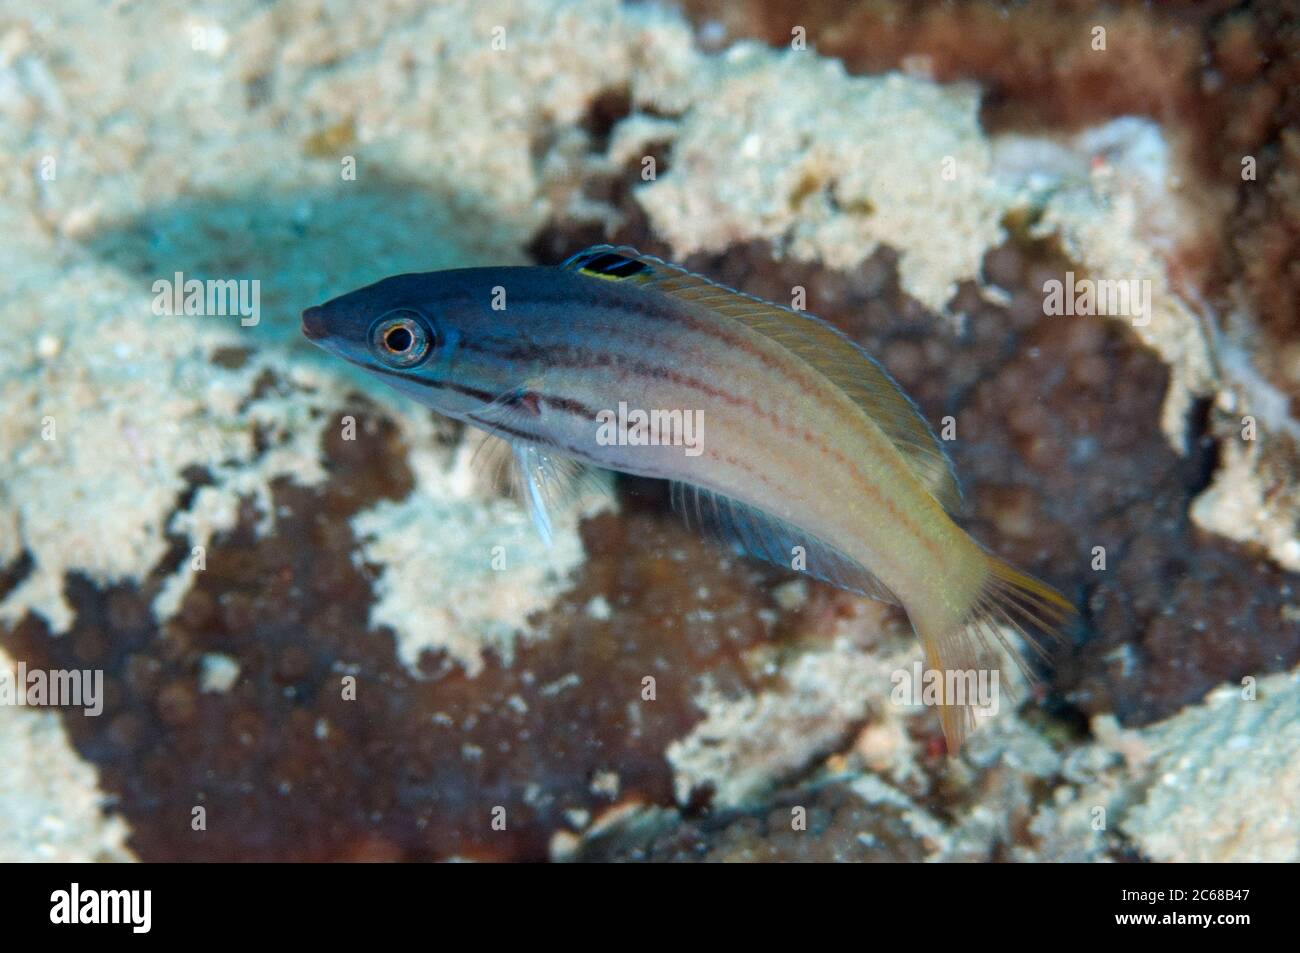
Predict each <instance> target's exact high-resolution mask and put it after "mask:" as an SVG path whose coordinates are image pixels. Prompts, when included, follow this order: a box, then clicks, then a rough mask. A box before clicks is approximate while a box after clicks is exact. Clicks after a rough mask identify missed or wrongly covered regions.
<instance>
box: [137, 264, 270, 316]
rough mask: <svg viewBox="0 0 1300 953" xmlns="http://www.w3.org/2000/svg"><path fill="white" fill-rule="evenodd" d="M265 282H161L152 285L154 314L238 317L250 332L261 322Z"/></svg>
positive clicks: (180, 279) (182, 278)
mask: <svg viewBox="0 0 1300 953" xmlns="http://www.w3.org/2000/svg"><path fill="white" fill-rule="evenodd" d="M261 302H262V282H261V281H259V280H258V279H256V278H251V279H250V278H239V279H235V278H209V279H208V280H207V281H200V280H199V279H198V278H188V279H187V278H186V277H185V275H184V273H183V272H179V271H178V272H176V275H175V277H174V278H159V279H158V280H157V281H155V282H154V283H153V313H154V314H156V315H158V316H159V317H164V316H166V315H180V314H185V315H210V316H214V317H222V316H227V315H239V323H240V324H241V325H243V326H244V327H246V328H251V327H253V325H255V324H257V323H258V322H259V321H261V320H262V307H261Z"/></svg>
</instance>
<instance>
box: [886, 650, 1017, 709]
mask: <svg viewBox="0 0 1300 953" xmlns="http://www.w3.org/2000/svg"><path fill="white" fill-rule="evenodd" d="M1000 677H1001V673H1000V672H999V671H998V670H997V669H995V668H994V669H984V668H982V669H956V668H950V669H935V668H922V667H921V663H920V662H914V663H913V664H912V669H911V671H908V670H907V669H905V668H900V669H896V670H895V671H894V673H893V675H891V676H890V679H889V680H890V681H891V682H892V683H893V685H894V687H893V690H892V691H891V692H890V693H889V700H890V701H891V702H893V703H894V704H895V705H906V706H908V707H911V706H913V705H926V706H934V705H970V706H971V707H973V708H974V709H975V712H976V714H978V715H981V716H984V715H996V714H997V713H998V708H999V702H998V699H999V685H1000Z"/></svg>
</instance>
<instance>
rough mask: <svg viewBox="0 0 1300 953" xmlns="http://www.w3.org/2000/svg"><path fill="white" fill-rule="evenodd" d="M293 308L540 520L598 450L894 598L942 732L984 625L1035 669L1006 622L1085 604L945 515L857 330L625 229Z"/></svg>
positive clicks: (762, 551)
mask: <svg viewBox="0 0 1300 953" xmlns="http://www.w3.org/2000/svg"><path fill="white" fill-rule="evenodd" d="M302 327H303V333H304V334H305V335H306V336H307V337H308V338H310V339H311V340H312V341H314V342H315V343H316V344H319V345H320V346H321V347H323V348H325V349H326V350H328V351H331V352H332V353H334V354H337V355H339V356H340V357H342V358H344V359H345V360H348V361H351V362H352V363H354V364H357V365H359V366H361V367H363V368H365V369H366V370H368V371H370V372H372V373H374V374H377V375H379V376H380V377H382V378H383V379H384V380H385V381H387V382H388V383H389V384H391V385H392V386H394V387H396V388H398V389H399V390H401V391H403V392H405V393H406V394H409V395H410V396H411V397H414V398H415V399H416V400H417V401H419V402H420V403H423V404H426V405H428V406H429V407H432V408H433V409H434V410H437V411H439V412H441V413H443V414H446V415H447V416H450V417H454V418H457V419H459V420H463V421H467V422H469V423H471V424H474V425H476V426H478V427H480V428H483V429H485V430H487V431H490V432H491V433H493V434H496V435H498V436H501V437H503V438H505V439H506V440H507V441H509V442H510V444H511V445H512V446H513V448H514V456H515V460H516V463H517V467H518V473H519V474H520V476H521V480H522V483H523V486H524V488H525V493H524V495H525V498H526V499H527V501H528V504H529V507H530V509H531V510H532V513H533V517H534V520H535V522H536V523H537V526H538V529H539V530H540V531H541V532H542V534H543V535H544V536H547V535H549V532H550V517H549V515H548V513H549V510H550V506H551V504H552V503H553V502H554V501H556V500H558V499H561V498H563V497H564V496H565V495H566V494H567V493H568V492H569V490H570V489H571V487H572V485H573V481H574V480H575V479H577V474H578V473H579V472H581V471H582V470H583V465H594V466H597V467H603V468H607V469H611V470H617V471H622V472H625V473H630V474H636V475H639V476H647V477H657V478H662V479H665V480H669V481H672V484H673V493H672V497H673V501H674V505H675V506H677V507H678V508H679V509H681V510H683V511H684V512H685V513H686V514H687V515H688V516H690V515H691V514H693V515H694V516H695V518H696V520H697V522H699V523H700V524H701V525H703V526H705V527H706V528H708V529H710V530H712V531H713V532H714V533H715V534H717V535H718V536H720V537H721V538H724V539H726V540H728V541H730V542H732V543H733V544H735V545H737V546H738V547H739V548H741V549H742V550H743V551H745V552H747V553H749V554H751V555H753V556H756V557H758V558H761V559H766V560H768V561H770V562H773V563H776V564H778V565H781V566H785V567H787V568H802V569H804V571H806V572H807V573H808V574H810V575H812V576H814V577H816V578H819V579H822V580H824V581H827V582H830V583H832V584H834V585H836V586H839V587H841V588H844V589H848V590H851V591H853V592H857V593H861V594H863V595H867V596H870V597H872V598H876V599H884V600H887V601H889V602H892V603H895V604H901V605H902V607H903V608H904V610H905V611H906V612H907V615H908V618H909V619H910V620H911V622H912V625H913V628H914V629H915V630H916V632H917V635H918V636H919V638H920V641H921V644H922V646H923V648H924V653H925V659H926V664H927V666H928V668H929V669H930V670H931V671H932V672H934V673H938V674H939V675H940V676H941V677H940V678H939V679H937V681H939V682H941V683H942V686H943V687H942V688H940V698H939V701H940V714H941V720H942V723H943V730H944V735H945V737H946V739H947V742H948V748H949V750H950V751H953V752H955V751H956V750H957V749H958V748H959V747H960V745H961V741H962V739H963V737H964V735H965V733H966V731H967V730H968V729H969V728H970V727H971V725H973V723H974V711H975V705H976V701H975V700H974V699H971V698H966V697H964V696H961V697H959V695H958V693H957V691H956V690H955V689H954V686H955V685H957V684H958V682H957V681H956V680H950V679H949V678H948V677H946V676H948V674H949V673H969V674H970V677H971V679H972V680H973V677H974V673H975V672H976V671H977V670H979V669H980V668H981V664H983V665H984V667H985V668H987V667H988V665H989V662H990V658H989V653H988V649H989V648H990V647H991V646H992V644H993V642H998V643H1001V644H1002V645H1003V646H1005V647H1006V648H1007V649H1008V650H1009V652H1010V654H1011V657H1012V658H1013V659H1015V661H1016V662H1017V663H1018V664H1020V665H1021V667H1022V668H1023V667H1024V665H1023V661H1022V660H1021V658H1020V657H1019V655H1017V654H1016V649H1015V647H1014V646H1012V645H1011V644H1010V642H1009V640H1008V639H1007V638H1006V636H1005V630H1004V627H1006V628H1009V629H1011V630H1012V631H1015V632H1017V633H1019V634H1020V635H1022V636H1024V637H1026V641H1027V643H1028V644H1029V645H1031V646H1034V647H1037V643H1036V642H1034V641H1033V639H1031V638H1029V632H1030V631H1031V630H1032V631H1036V632H1038V633H1041V634H1046V635H1051V636H1056V635H1058V633H1059V630H1060V627H1061V626H1062V625H1063V624H1064V623H1065V621H1066V619H1067V618H1068V617H1069V615H1070V614H1071V613H1072V611H1073V610H1072V607H1071V605H1070V603H1069V602H1068V601H1067V600H1066V599H1065V598H1064V597H1063V596H1061V595H1060V594H1059V593H1058V592H1057V591H1056V590H1054V589H1052V588H1051V587H1050V586H1047V585H1045V584H1044V583H1042V582H1039V581H1038V580H1036V579H1033V578H1031V577H1030V576H1027V575H1025V574H1023V573H1021V572H1018V571H1017V570H1015V569H1013V568H1012V567H1011V566H1009V565H1008V564H1006V563H1005V562H1003V561H1002V560H1000V559H998V558H997V557H995V556H993V555H992V554H991V553H989V552H988V551H986V550H985V549H984V548H983V547H981V546H980V544H979V543H977V542H976V541H975V540H974V539H972V538H971V537H970V536H969V535H968V534H967V533H966V532H965V531H964V530H963V529H961V528H960V527H959V526H958V525H957V524H956V523H954V522H953V520H952V518H951V516H950V515H949V514H950V513H954V512H957V511H958V509H959V507H960V505H961V491H960V489H959V487H958V483H957V479H956V476H955V474H954V472H953V469H952V465H951V463H950V462H949V460H948V457H947V455H946V454H945V453H944V451H943V448H942V447H941V445H940V444H939V442H938V440H937V439H936V438H935V436H934V434H933V432H932V431H931V430H930V428H929V426H928V424H927V423H926V421H925V419H924V418H923V417H922V416H921V413H920V411H919V410H918V409H917V407H916V405H915V404H914V403H913V402H912V401H911V399H910V398H908V397H907V395H906V394H904V393H903V392H902V390H901V389H900V388H899V387H898V385H897V384H896V383H895V382H894V380H893V379H892V378H891V377H890V376H889V374H888V372H887V371H885V369H884V368H883V367H881V365H880V364H878V363H877V362H876V361H875V360H874V359H873V358H872V357H871V356H870V355H868V354H867V353H866V351H864V350H863V349H862V348H860V347H859V346H858V345H856V344H854V343H853V342H852V341H851V340H849V338H847V337H846V336H845V335H843V334H841V333H840V332H839V331H837V330H836V329H835V328H833V327H831V326H830V325H829V324H826V323H825V322H823V321H821V320H819V319H818V318H815V317H812V316H811V315H808V314H805V313H803V312H798V311H793V310H790V309H788V308H784V307H781V306H779V305H775V304H771V303H769V302H766V301H762V300H760V299H758V298H755V297H752V296H750V295H746V294H743V293H741V292H739V291H735V290H733V289H731V288H727V287H724V286H722V285H719V284H716V283H714V282H712V281H710V280H708V279H707V278H704V277H702V276H700V275H696V274H693V273H691V272H688V271H686V270H684V269H682V268H679V267H677V266H675V265H671V264H669V263H667V262H664V261H661V260H659V259H657V258H652V257H650V256H646V255H641V254H639V253H638V252H636V251H635V250H633V249H630V248H614V247H611V246H608V245H599V246H595V247H593V248H590V249H587V250H586V251H583V252H580V253H579V254H577V255H574V256H573V257H572V258H570V259H569V260H568V261H566V262H565V263H564V264H562V265H559V266H557V267H509V268H466V269H456V270H452V271H440V272H430V273H427V274H409V275H397V276H395V277H392V278H386V279H384V280H383V281H379V282H377V283H375V284H373V285H369V286H368V287H365V288H361V289H359V290H357V291H352V292H349V293H348V294H345V295H342V296H341V297H338V298H335V299H334V300H332V301H330V302H328V303H326V304H323V305H320V306H318V307H314V308H309V309H307V310H306V311H305V312H303V315H302ZM665 422H666V424H667V427H666V429H667V430H668V433H667V439H664V437H665V435H664V433H663V432H662V431H663V430H664V429H665V427H664V424H665ZM688 430H689V431H690V432H689V433H688ZM801 562H802V565H801ZM993 664H994V665H996V662H994V663H993Z"/></svg>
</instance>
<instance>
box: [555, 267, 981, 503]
mask: <svg viewBox="0 0 1300 953" xmlns="http://www.w3.org/2000/svg"><path fill="white" fill-rule="evenodd" d="M560 267H562V268H568V269H571V270H573V271H577V272H578V273H580V274H584V275H589V276H591V277H593V278H603V279H606V280H615V281H628V282H631V283H635V284H639V285H645V286H646V287H647V289H648V290H654V291H657V292H660V293H661V294H667V295H672V296H673V297H676V298H680V299H682V300H684V301H691V302H694V303H696V304H703V305H705V306H707V307H708V308H710V309H712V310H714V311H716V312H718V313H719V314H722V315H725V316H727V317H729V318H732V319H734V320H736V321H739V322H741V323H742V324H744V325H745V326H747V327H749V328H751V329H752V330H754V331H757V332H758V333H760V334H762V335H764V336H765V337H767V338H769V339H771V340H772V341H775V342H776V343H778V344H780V345H781V346H782V347H784V348H786V349H787V350H789V351H790V352H791V353H793V354H795V355H797V356H798V357H799V358H800V359H801V360H803V361H804V362H805V363H806V364H808V365H809V366H811V367H812V368H814V369H815V370H816V371H818V372H819V373H820V374H822V375H823V376H824V377H825V378H826V379H827V380H829V381H830V382H831V383H832V384H834V385H835V386H836V387H838V388H839V389H840V390H842V391H843V392H844V393H845V394H847V395H848V396H849V397H850V398H851V399H852V400H853V401H854V403H856V404H857V405H858V406H859V407H860V408H862V410H863V412H864V413H866V414H867V416H868V417H870V418H871V419H872V420H873V421H874V422H875V423H876V425H877V426H878V427H880V429H881V430H882V431H884V433H885V436H887V437H888V438H889V439H890V441H891V442H892V443H893V444H894V446H895V447H896V448H897V449H898V452H899V453H901V454H902V455H903V458H904V459H905V460H906V461H907V462H908V465H909V466H910V467H911V469H912V472H913V473H915V474H916V477H917V479H919V480H920V481H921V483H922V485H924V486H925V487H926V489H928V490H929V491H930V494H931V495H932V496H933V497H934V498H935V499H936V500H938V501H939V503H940V505H942V506H943V508H944V509H946V510H948V511H950V512H958V511H959V510H960V509H961V505H962V498H961V487H960V486H959V485H958V483H957V475H956V474H955V473H954V472H953V468H952V462H951V461H950V460H949V459H948V455H947V454H946V453H944V450H943V447H942V446H941V445H940V444H939V441H938V439H936V437H935V436H934V433H933V431H931V430H930V426H929V424H928V423H926V420H925V418H924V417H923V416H921V411H920V410H919V409H918V408H917V406H916V404H915V403H913V402H912V399H911V398H910V397H908V396H907V395H906V394H905V393H903V390H902V388H900V387H899V386H898V384H897V383H896V382H895V381H894V379H893V378H892V377H891V376H890V375H889V372H888V371H886V370H885V369H884V367H882V366H881V365H880V364H879V363H878V362H877V361H876V359H875V358H873V357H872V356H871V355H870V354H868V353H867V352H866V351H865V350H863V349H862V348H861V347H859V346H858V345H857V344H855V343H854V342H853V341H851V340H850V339H849V338H848V337H847V336H845V335H844V334H842V333H841V332H840V331H838V330H836V329H835V328H833V327H831V325H829V324H827V323H826V322H825V321H822V320H821V319H820V318H817V317H814V316H813V315H810V314H805V313H804V312H801V311H795V310H794V309H792V308H786V307H783V306H781V305H779V304H773V303H772V302H770V301H764V300H763V299H761V298H756V297H754V296H753V295H749V294H745V293H744V292H743V291H736V290H735V289H734V288H728V287H726V286H725V285H720V284H718V283H717V282H715V281H711V280H709V279H708V278H705V277H704V276H703V275H697V274H695V273H694V272H690V271H687V270H686V269H684V268H681V267H679V266H677V265H673V264H670V263H669V262H666V261H662V260H661V259H658V258H654V257H652V256H650V255H642V254H641V253H640V252H638V251H637V250H636V249H634V248H628V247H626V246H624V247H618V248H616V247H614V246H613V245H593V246H592V247H591V248H588V249H586V250H585V251H581V252H578V254H576V255H574V256H572V257H571V258H569V259H568V260H567V261H565V262H564V264H563V265H561V266H560Z"/></svg>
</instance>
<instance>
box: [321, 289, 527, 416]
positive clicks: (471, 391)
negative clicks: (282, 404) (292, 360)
mask: <svg viewBox="0 0 1300 953" xmlns="http://www.w3.org/2000/svg"><path fill="white" fill-rule="evenodd" d="M488 271H490V269H462V270H458V271H443V272H430V273H426V274H408V275H395V276H393V277H391V278H385V279H383V280H382V281H378V282H376V283H374V284H372V285H367V286H366V287H364V288H359V289H357V290H355V291H349V292H348V293H347V294H344V295H340V296H339V297H337V298H334V299H332V300H330V301H327V302H325V303H324V304H320V305H316V306H314V307H311V308H308V309H306V310H305V311H303V313H302V333H303V335H304V336H305V337H306V338H307V339H308V340H310V341H311V342H312V343H313V344H316V345H317V346H318V347H321V348H323V349H324V350H326V351H329V352H330V353H332V354H334V355H336V356H338V357H341V358H343V359H344V360H346V361H348V362H350V363H352V364H355V365H357V366H358V367H361V368H363V369H365V370H366V371H368V372H370V373H372V374H374V375H376V376H378V377H379V378H380V379H382V380H383V381H384V382H385V383H387V384H389V385H391V386H393V387H395V388H397V389H398V390H400V391H402V392H404V393H406V394H407V395H409V396H411V397H413V398H415V399H416V400H418V401H419V402H420V403H422V404H424V405H426V406H428V407H432V408H433V409H434V410H437V411H439V412H440V413H443V414H446V415H448V416H451V417H458V418H465V417H466V416H467V415H468V414H471V413H473V412H475V411H480V410H482V409H483V408H485V407H487V406H490V405H493V404H494V403H496V402H497V401H499V400H500V399H501V396H502V395H503V394H505V393H507V392H509V391H510V390H511V389H512V388H514V387H516V386H517V383H518V381H517V379H515V378H513V377H512V376H511V375H509V374H507V373H506V372H505V371H504V370H503V369H502V368H501V367H500V366H499V365H498V364H497V363H494V362H493V361H491V360H488V359H487V358H486V356H485V354H484V352H483V351H482V349H479V348H476V347H474V346H472V345H473V343H474V342H476V341H480V340H483V339H484V338H485V337H486V336H487V334H488V333H489V332H490V331H491V329H492V328H493V327H494V326H499V325H500V323H501V318H500V315H499V314H497V313H494V312H493V310H492V307H491V296H492V286H491V284H490V283H489V276H487V275H485V274H481V273H484V272H488ZM467 343H468V344H469V345H470V346H462V345H465V344H467Z"/></svg>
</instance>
